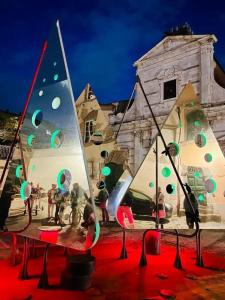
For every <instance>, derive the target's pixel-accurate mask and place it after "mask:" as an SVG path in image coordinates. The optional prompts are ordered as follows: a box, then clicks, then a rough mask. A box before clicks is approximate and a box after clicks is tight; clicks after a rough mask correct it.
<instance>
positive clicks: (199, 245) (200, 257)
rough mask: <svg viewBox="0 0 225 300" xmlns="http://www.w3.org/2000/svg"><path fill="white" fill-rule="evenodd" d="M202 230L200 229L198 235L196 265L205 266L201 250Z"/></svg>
mask: <svg viewBox="0 0 225 300" xmlns="http://www.w3.org/2000/svg"><path fill="white" fill-rule="evenodd" d="M201 232H202V230H201V229H199V231H198V233H197V235H196V254H197V256H196V266H198V267H201V268H204V263H203V259H202V251H201Z"/></svg>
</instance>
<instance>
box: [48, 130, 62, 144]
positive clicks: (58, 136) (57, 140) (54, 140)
mask: <svg viewBox="0 0 225 300" xmlns="http://www.w3.org/2000/svg"><path fill="white" fill-rule="evenodd" d="M62 142H63V134H62V132H61V130H60V129H57V130H55V131H54V132H53V133H52V134H51V138H50V146H51V148H53V149H57V148H59V147H60V146H61V145H62Z"/></svg>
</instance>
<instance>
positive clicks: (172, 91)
mask: <svg viewBox="0 0 225 300" xmlns="http://www.w3.org/2000/svg"><path fill="white" fill-rule="evenodd" d="M176 90H177V88H176V79H173V80H169V81H166V82H164V86H163V99H164V100H166V99H171V98H175V97H176V95H177V92H176Z"/></svg>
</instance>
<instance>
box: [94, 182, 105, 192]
mask: <svg viewBox="0 0 225 300" xmlns="http://www.w3.org/2000/svg"><path fill="white" fill-rule="evenodd" d="M96 186H97V188H98V189H99V190H102V189H104V188H105V187H106V185H105V182H104V181H102V180H101V181H99V182H97V184H96Z"/></svg>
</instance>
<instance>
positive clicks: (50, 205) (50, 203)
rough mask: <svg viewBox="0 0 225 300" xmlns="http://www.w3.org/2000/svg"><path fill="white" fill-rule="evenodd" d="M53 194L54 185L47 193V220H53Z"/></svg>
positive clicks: (54, 190)
mask: <svg viewBox="0 0 225 300" xmlns="http://www.w3.org/2000/svg"><path fill="white" fill-rule="evenodd" d="M55 192H56V184H52V188H51V189H50V190H49V191H48V219H51V218H53V212H54V207H55V199H54V196H55Z"/></svg>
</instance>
